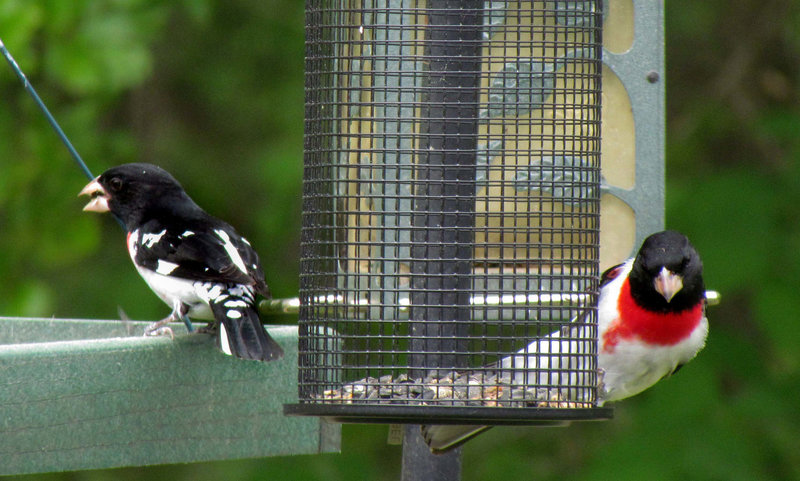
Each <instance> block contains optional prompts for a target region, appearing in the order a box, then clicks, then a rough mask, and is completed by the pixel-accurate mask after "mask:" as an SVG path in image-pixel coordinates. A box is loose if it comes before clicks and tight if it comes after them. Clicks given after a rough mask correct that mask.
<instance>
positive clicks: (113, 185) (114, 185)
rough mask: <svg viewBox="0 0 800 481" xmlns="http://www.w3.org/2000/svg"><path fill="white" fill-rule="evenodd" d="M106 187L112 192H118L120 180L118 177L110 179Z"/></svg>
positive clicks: (120, 185)
mask: <svg viewBox="0 0 800 481" xmlns="http://www.w3.org/2000/svg"><path fill="white" fill-rule="evenodd" d="M108 187H109V189H111V190H112V191H114V192H119V191H120V190H121V189H122V179H120V178H119V177H112V178H111V180H109V181H108Z"/></svg>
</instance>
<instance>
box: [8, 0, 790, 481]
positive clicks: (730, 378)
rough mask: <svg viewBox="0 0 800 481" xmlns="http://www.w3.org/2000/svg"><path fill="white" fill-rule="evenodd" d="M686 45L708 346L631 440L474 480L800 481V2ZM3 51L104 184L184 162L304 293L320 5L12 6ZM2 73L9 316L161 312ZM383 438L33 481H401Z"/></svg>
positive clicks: (611, 425) (642, 413)
mask: <svg viewBox="0 0 800 481" xmlns="http://www.w3.org/2000/svg"><path fill="white" fill-rule="evenodd" d="M666 32H667V64H668V72H667V75H666V79H667V86H668V87H667V90H668V93H667V106H668V113H667V114H668V117H667V118H668V147H667V148H668V152H667V159H668V162H667V172H668V175H667V224H668V226H669V227H671V228H676V229H679V230H682V231H684V232H685V233H687V234H688V235H689V237H690V238H691V239H692V240H693V242H694V244H695V245H696V247H697V248H698V249H699V250H700V252H701V255H702V256H703V259H704V263H705V267H706V282H707V285H708V286H709V288H712V289H716V290H719V291H721V292H722V294H723V304H722V305H721V306H719V307H717V308H713V309H712V310H710V312H709V317H710V320H711V334H710V337H709V341H708V346H707V348H706V349H705V350H704V351H703V352H702V353H701V354H700V356H699V357H698V359H696V360H695V361H694V362H692V363H691V364H690V365H689V366H687V367H686V368H685V369H683V370H682V371H681V373H680V374H679V375H678V376H677V377H675V378H673V379H670V380H667V381H665V382H662V383H661V384H659V385H657V386H656V387H654V388H653V389H651V390H649V391H647V392H646V393H644V394H642V395H640V396H638V397H636V398H634V399H630V400H627V401H625V402H622V403H619V404H618V406H617V409H616V417H615V419H614V420H612V421H609V422H598V423H584V424H576V425H573V426H571V427H569V428H565V429H552V428H550V429H530V428H502V429H500V428H498V429H494V430H491V431H489V432H487V433H486V434H485V435H483V436H481V437H479V438H477V439H475V440H474V441H472V442H470V443H468V444H467V445H466V446H465V448H464V474H463V479H464V480H467V481H470V480H482V479H538V480H556V479H576V480H594V479H597V480H600V479H614V480H627V479H631V480H634V479H635V480H640V479H647V480H718V479H719V480H723V479H724V480H752V479H774V480H783V479H786V480H791V479H800V454H798V451H797V449H796V443H797V441H798V439H800V412H799V411H798V409H797V408H796V405H797V400H798V399H800V350H799V349H798V348H797V346H798V343H799V342H800V315H798V313H799V312H800V295H798V290H800V135H798V131H800V102H798V100H800V99H799V98H798V92H800V3H798V2H796V1H792V0H762V1H758V2H756V1H753V0H747V1H741V2H725V1H722V0H708V1H704V2H694V1H690V0H670V1H669V2H666ZM0 36H1V38H2V39H3V41H4V42H5V43H6V45H7V46H8V47H9V49H10V50H11V51H12V53H13V54H14V55H15V57H16V58H17V60H18V62H19V63H20V65H21V66H22V68H23V69H24V70H25V71H26V73H27V74H28V76H29V78H30V80H31V81H32V82H33V84H34V85H35V86H36V87H37V89H38V90H39V93H40V94H41V96H42V97H43V98H44V99H45V101H46V103H47V104H48V106H49V107H50V109H51V110H52V111H53V113H54V115H55V116H56V117H57V118H58V119H59V121H60V122H61V124H62V126H63V127H64V130H65V131H66V132H67V133H68V135H69V136H70V138H71V140H72V141H73V143H74V144H75V145H76V147H77V148H78V150H79V151H80V152H81V154H82V155H83V157H84V158H85V159H86V160H87V162H88V163H89V166H90V167H91V168H92V169H93V170H94V171H95V172H96V173H99V172H101V171H103V170H104V169H106V168H107V167H109V166H111V165H116V164H120V163H124V162H134V161H143V162H153V163H158V164H160V165H162V166H164V167H165V168H167V169H168V170H170V171H171V172H173V173H174V174H175V175H176V176H177V177H178V178H179V179H181V181H182V183H183V184H184V186H185V187H186V189H187V190H188V191H189V193H190V194H191V195H192V196H193V197H194V198H195V199H196V200H197V201H198V203H200V204H201V205H203V206H205V207H206V208H207V210H209V211H211V212H212V213H213V214H216V215H219V216H220V217H224V218H225V219H227V220H229V221H230V222H231V223H232V224H234V225H236V226H237V228H238V229H239V230H240V231H241V232H243V233H244V234H245V235H247V236H248V238H249V239H250V240H251V241H252V243H253V244H254V245H255V246H257V249H258V250H259V253H260V254H261V256H262V259H263V263H264V265H265V266H266V269H267V272H268V275H267V280H268V282H269V283H270V285H271V287H272V290H273V292H274V293H275V294H276V295H277V296H292V295H294V294H296V292H297V273H298V265H297V259H298V237H299V234H298V233H299V213H300V200H299V199H300V187H301V175H302V162H301V159H302V129H303V91H302V89H303V75H302V68H303V52H304V50H303V3H302V2H298V1H295V0H233V1H226V2H223V1H213V0H181V1H167V0H101V1H89V0H76V1H73V2H63V1H57V0H35V1H34V0H4V1H3V2H1V3H0ZM4 67H5V66H3V68H0V95H2V99H3V102H2V105H3V108H1V109H0V138H2V139H4V141H3V142H0V251H2V252H3V255H0V275H2V278H3V279H4V280H5V282H4V283H3V287H4V288H3V289H2V290H0V313H2V314H3V315H15V316H59V317H69V316H75V317H106V318H108V317H116V316H117V315H118V312H117V309H118V308H119V309H121V310H122V311H124V312H125V313H126V314H127V315H128V316H130V317H132V318H157V317H158V316H163V315H164V313H165V307H164V306H163V305H162V304H161V302H160V301H159V300H158V299H157V298H156V297H155V296H153V295H152V294H151V293H150V292H149V290H148V289H147V287H146V286H145V284H144V283H143V282H141V280H140V279H139V278H138V276H137V274H136V272H135V270H134V269H133V268H132V266H131V265H130V261H129V260H128V258H127V256H126V255H125V251H124V247H123V240H124V236H123V233H122V232H121V231H120V230H119V228H118V227H117V226H116V224H115V223H114V221H113V220H112V219H111V218H108V217H100V216H91V215H86V214H83V213H82V212H81V211H80V208H81V206H82V204H83V201H81V200H79V199H77V198H75V195H76V193H77V192H78V191H79V190H80V188H81V187H82V186H83V185H84V184H85V182H86V180H85V179H84V178H82V177H81V175H80V172H79V171H78V169H76V168H75V167H74V165H73V164H72V161H71V160H70V158H69V156H68V154H67V153H66V151H65V149H64V148H63V147H62V146H61V145H60V144H59V143H58V140H57V139H56V137H55V135H53V133H52V132H51V131H50V130H49V127H48V126H47V124H46V123H45V120H44V119H43V118H42V116H41V115H40V113H39V112H38V111H37V110H36V109H35V107H34V106H33V103H32V102H31V101H30V99H29V98H28V97H27V96H26V94H25V93H24V91H23V90H22V88H21V87H20V85H19V84H18V82H17V79H16V78H15V77H14V76H13V74H12V73H11V71H10V70H9V69H7V68H4ZM0 412H1V411H0ZM385 439H386V428H385V427H383V426H345V428H344V440H343V453H342V454H341V455H321V456H305V457H286V458H273V459H260V460H244V461H230V462H218V463H205V464H197V465H185V466H158V467H151V468H130V469H118V470H107V471H92V472H79V473H62V474H51V475H42V476H36V477H21V478H20V479H25V480H34V479H41V480H54V481H55V480H87V481H102V480H105V479H114V480H126V479H136V480H141V479H152V480H156V479H170V480H181V479H187V480H188V479H192V480H199V481H203V480H211V479H236V480H250V479H270V478H272V479H281V480H292V479H298V480H300V479H302V480H311V479H320V480H322V479H324V480H326V481H335V480H355V479H371V480H396V479H399V460H400V449H399V448H398V447H395V446H387V445H386V443H385Z"/></svg>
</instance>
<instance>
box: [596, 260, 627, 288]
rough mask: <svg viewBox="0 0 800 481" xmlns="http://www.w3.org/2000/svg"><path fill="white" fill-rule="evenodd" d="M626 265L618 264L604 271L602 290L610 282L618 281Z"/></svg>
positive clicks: (601, 283)
mask: <svg viewBox="0 0 800 481" xmlns="http://www.w3.org/2000/svg"><path fill="white" fill-rule="evenodd" d="M624 265H625V263H624V262H623V263H622V264H617V265H615V266H613V267H609V268H608V269H606V270H605V271H603V274H602V275H601V276H600V287H601V288H602V287H603V286H605V285H606V284H608V283H609V282H611V281H613V280H614V279H616V278H617V277H618V276H619V275H620V273H622V267H623V266H624Z"/></svg>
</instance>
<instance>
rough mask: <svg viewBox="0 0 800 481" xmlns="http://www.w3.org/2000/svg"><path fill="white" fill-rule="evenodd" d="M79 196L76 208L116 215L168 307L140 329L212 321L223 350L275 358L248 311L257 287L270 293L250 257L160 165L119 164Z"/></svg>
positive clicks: (277, 353) (273, 346)
mask: <svg viewBox="0 0 800 481" xmlns="http://www.w3.org/2000/svg"><path fill="white" fill-rule="evenodd" d="M79 195H89V196H91V200H90V201H89V203H88V204H86V206H85V207H84V208H83V210H85V211H90V212H109V211H110V212H111V213H112V214H114V215H115V216H116V217H117V218H118V219H120V220H121V221H122V223H123V224H124V225H125V228H126V230H127V231H128V237H127V244H128V253H129V254H130V256H131V259H132V260H133V264H134V265H135V266H136V270H137V271H139V274H140V275H141V276H142V278H144V280H145V282H147V285H149V286H150V288H151V289H152V290H153V291H154V292H155V293H156V295H158V297H159V298H161V300H163V301H164V302H166V303H167V305H169V306H170V307H171V308H172V312H171V314H170V315H169V316H168V317H166V318H165V319H163V320H161V321H159V322H156V323H153V324H151V325H150V326H148V328H147V329H146V331H145V333H146V334H156V333H160V332H163V331H164V329H167V330H168V329H169V328H166V327H165V326H166V324H167V323H168V322H172V321H178V320H183V321H184V322H186V324H187V326H188V327H189V328H190V329H191V324H190V323H189V322H188V320H187V316H191V317H193V318H197V319H205V320H212V321H214V322H213V328H212V331H214V332H218V336H217V345H218V346H219V348H220V349H221V350H222V352H224V353H226V354H229V355H232V356H236V357H239V358H242V359H254V360H260V361H271V360H275V359H280V358H281V357H282V356H283V349H282V348H281V347H280V345H278V343H277V342H275V340H274V339H272V338H271V337H270V336H269V334H267V333H266V331H265V330H264V328H263V326H262V325H261V321H260V319H259V317H258V312H257V310H256V300H255V296H256V294H257V293H258V294H261V295H263V296H265V297H267V298H269V297H270V293H269V289H268V288H267V284H266V283H265V281H264V272H263V271H262V269H261V265H260V263H259V260H258V255H257V254H256V252H255V251H254V250H253V248H252V247H251V246H250V243H249V242H248V241H247V240H246V239H245V238H244V237H242V236H241V235H239V234H238V233H237V232H236V231H235V230H234V229H233V227H231V226H230V225H228V224H227V223H225V222H223V221H221V220H219V219H217V218H215V217H212V216H211V215H209V214H207V213H206V212H205V211H204V210H203V209H201V208H200V207H199V206H198V205H197V204H195V203H194V201H193V200H192V199H191V198H190V197H189V196H188V195H187V194H186V192H185V191H184V190H183V187H181V185H180V184H179V183H178V181H177V180H175V178H173V177H172V175H170V174H169V173H168V172H167V171H165V170H164V169H162V168H160V167H158V166H155V165H150V164H124V165H120V166H118V167H113V168H111V169H109V170H107V171H105V172H104V173H103V174H101V175H100V176H98V177H97V178H96V179H94V180H93V181H91V182H89V184H88V185H86V187H84V188H83V190H82V191H81V192H80V194H79ZM217 328H218V331H217ZM169 332H170V333H171V330H170V331H169Z"/></svg>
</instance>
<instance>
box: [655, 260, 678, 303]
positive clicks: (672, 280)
mask: <svg viewBox="0 0 800 481" xmlns="http://www.w3.org/2000/svg"><path fill="white" fill-rule="evenodd" d="M654 284H655V289H656V291H657V292H658V293H659V294H661V295H662V296H664V299H666V301H667V302H669V301H671V300H672V298H673V297H675V294H677V293H678V292H679V291H680V290H681V289H683V278H682V277H681V276H679V275H678V274H675V273H674V272H672V271H671V270H669V269H667V268H666V267H662V268H661V272H659V273H658V276H657V277H656V279H655V281H654Z"/></svg>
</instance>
